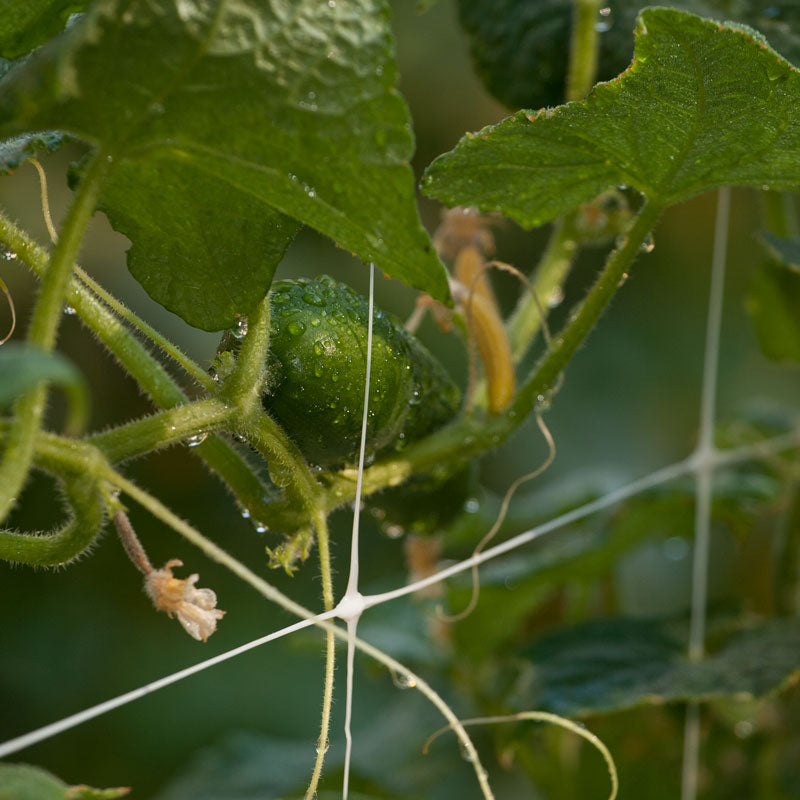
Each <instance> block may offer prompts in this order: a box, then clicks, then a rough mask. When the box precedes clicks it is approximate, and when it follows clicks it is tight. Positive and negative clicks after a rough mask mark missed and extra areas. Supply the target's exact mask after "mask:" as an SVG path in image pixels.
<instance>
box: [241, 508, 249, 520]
mask: <svg viewBox="0 0 800 800" xmlns="http://www.w3.org/2000/svg"><path fill="white" fill-rule="evenodd" d="M242 519H250V510H249V509H247V508H243V509H242Z"/></svg>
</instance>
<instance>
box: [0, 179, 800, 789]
mask: <svg viewBox="0 0 800 800" xmlns="http://www.w3.org/2000/svg"><path fill="white" fill-rule="evenodd" d="M729 204H730V190H728V189H723V190H720V192H719V199H718V208H717V221H716V228H715V237H714V242H715V244H714V253H713V257H712V281H711V292H710V302H709V312H708V318H707V330H706V341H705V358H704V370H703V387H702V397H701V408H700V426H699V435H698V443H697V447H696V448H695V450H694V452H693V453H692V454H690V455H689V456H688V457H687V458H685V459H683V460H681V461H678V462H676V463H673V464H670V465H668V466H666V467H663V468H661V469H659V470H656V471H654V472H652V473H650V474H648V475H646V476H644V477H642V478H640V479H638V480H636V481H633V482H632V483H629V484H627V485H624V486H621V487H619V488H618V489H615V490H614V491H611V492H609V493H607V494H605V495H604V496H602V497H600V498H598V499H597V500H594V501H592V502H590V503H587V504H585V505H583V506H581V507H579V508H576V509H574V510H572V511H570V512H569V513H567V514H563V515H561V516H559V517H557V518H555V519H552V520H551V521H549V522H547V523H545V524H542V525H539V526H537V527H535V528H533V529H531V530H528V531H526V532H524V533H522V534H519V535H517V536H514V537H512V538H510V539H508V540H506V541H504V542H502V543H501V544H498V545H496V546H494V547H492V548H489V549H487V550H485V551H484V552H482V553H480V554H479V555H476V556H474V557H473V558H469V559H465V560H463V561H460V562H459V563H457V564H454V565H452V566H450V567H448V568H446V569H443V570H441V571H439V572H438V573H437V574H435V575H432V576H430V577H427V578H425V579H423V580H420V581H416V582H413V583H409V584H407V585H404V586H401V587H398V588H397V589H395V590H392V591H387V592H383V593H380V594H373V595H366V596H363V595H361V593H360V592H359V585H358V574H359V561H358V531H359V511H358V510H359V502H358V497H360V491H359V493H358V494H357V499H356V503H355V515H354V522H353V539H352V545H351V561H350V577H349V581H348V585H347V591H346V593H345V596H344V597H343V598H342V599H341V601H340V603H339V605H338V606H337V608H336V609H334V610H333V611H330V612H326V613H323V614H318V615H312V614H311V612H306V610H305V609H302V608H300V607H298V606H295V607H294V610H295V611H296V613H298V614H300V615H305V614H308V618H304V619H301V620H299V621H298V622H296V623H294V624H292V625H289V626H287V627H285V628H282V629H280V630H277V631H275V632H273V633H271V634H268V635H266V636H262V637H259V638H258V639H256V640H253V641H251V642H248V643H246V644H244V645H242V646H240V647H237V648H234V649H232V650H229V651H227V652H225V653H222V654H220V655H218V656H215V657H213V658H210V659H207V660H204V661H202V662H199V663H197V664H195V665H193V666H191V667H189V668H186V669H183V670H180V671H177V672H174V673H172V674H170V675H167V676H165V677H164V678H161V679H160V680H157V681H153V682H151V683H147V684H145V685H143V686H141V687H139V688H137V689H135V690H133V691H130V692H126V693H124V694H121V695H119V696H117V697H114V698H111V699H109V700H107V701H105V702H103V703H99V704H97V705H94V706H92V707H90V708H86V709H84V710H82V711H80V712H78V713H76V714H73V715H70V716H68V717H66V718H64V719H61V720H59V721H56V722H53V723H51V724H49V725H46V726H44V727H41V728H38V729H36V730H33V731H31V732H29V733H26V734H24V735H21V736H18V737H16V738H13V739H10V740H8V741H6V742H4V743H2V744H0V758H4V757H6V756H8V755H11V754H13V753H16V752H19V751H21V750H23V749H25V748H27V747H29V746H31V745H33V744H35V743H37V742H41V741H43V740H45V739H48V738H51V737H53V736H56V735H58V734H59V733H61V732H63V731H66V730H68V729H70V728H73V727H75V726H76V725H79V724H81V723H83V722H85V721H87V720H90V719H93V718H95V717H98V716H100V715H102V714H105V713H107V712H109V711H111V710H113V709H115V708H119V707H121V706H123V705H126V704H128V703H131V702H133V701H134V700H136V699H138V698H140V697H144V696H146V695H148V694H151V693H153V692H155V691H157V690H159V689H161V688H164V687H166V686H169V685H171V684H174V683H177V682H178V681H181V680H183V679H184V678H186V677H189V676H190V675H194V674H196V673H198V672H201V671H203V670H206V669H209V668H210V667H213V666H215V665H217V664H220V663H222V662H224V661H226V660H229V659H232V658H235V657H237V656H238V655H241V654H243V653H245V652H247V651H249V650H252V649H253V648H256V647H259V646H260V645H262V644H266V643H267V642H271V641H275V640H277V639H279V638H282V637H285V636H288V635H289V634H292V633H294V632H296V631H299V630H302V629H304V628H309V627H310V626H313V625H317V624H320V623H326V621H329V620H332V619H334V618H337V617H338V618H341V619H344V620H345V621H346V622H347V629H348V630H347V634H344V632H343V631H341V629H339V634H340V635H342V636H346V637H347V638H348V657H347V675H346V681H345V685H346V688H347V694H346V720H345V725H346V747H347V752H346V757H345V772H344V776H345V777H344V786H343V797H345V798H346V797H347V794H348V778H349V762H350V753H351V747H352V740H351V736H350V731H349V725H350V711H351V707H352V705H351V700H352V691H353V688H354V687H353V653H354V637H355V634H356V626H357V622H358V620H359V618H360V616H361V614H362V613H364V612H368V610H369V609H370V608H372V607H374V606H377V605H380V604H383V603H386V602H389V601H391V600H394V599H397V598H400V597H402V596H404V595H408V594H411V593H413V592H416V591H418V590H419V589H422V588H424V587H426V586H430V585H432V584H434V583H438V582H441V581H443V580H446V579H447V578H449V577H451V576H453V575H456V574H459V573H461V572H464V571H467V570H470V569H471V568H472V567H473V566H475V565H478V564H482V563H484V562H486V561H489V560H492V559H494V558H496V557H498V556H500V555H502V554H504V553H508V552H510V551H512V550H515V549H517V548H520V547H522V546H524V545H526V544H528V543H530V542H532V541H534V540H535V539H538V538H539V537H541V536H543V535H545V534H547V533H550V532H552V531H555V530H558V529H559V528H561V527H564V526H566V525H568V524H569V523H572V522H575V521H576V520H579V519H582V518H585V517H587V516H589V515H591V514H593V513H595V512H597V511H599V510H601V509H603V508H607V507H609V506H612V505H614V504H616V503H619V502H621V501H623V500H626V499H628V498H630V497H633V496H635V495H637V494H639V493H641V492H643V491H645V490H648V489H651V488H653V487H655V486H659V485H662V484H664V483H667V482H669V481H671V480H674V479H676V478H679V477H682V476H686V475H694V476H695V478H696V486H697V492H696V495H697V497H696V514H695V529H696V537H695V557H694V569H693V591H692V615H691V630H690V641H689V656H690V658H692V659H695V660H696V659H700V658H702V656H703V649H704V639H705V603H706V575H707V571H708V543H709V533H710V524H709V523H710V514H711V495H712V489H713V486H712V483H713V475H714V471H715V470H716V469H718V468H719V467H721V466H724V465H730V464H735V463H739V462H742V461H746V460H749V459H754V458H759V457H762V456H764V455H765V454H768V453H773V452H778V451H781V450H784V449H788V448H792V447H798V446H800V431H797V430H794V431H790V432H788V433H786V434H784V435H782V436H779V437H775V438H773V439H770V440H766V441H762V442H759V443H756V444H751V445H746V446H743V447H739V448H736V449H731V450H725V451H719V450H717V449H715V447H714V442H713V432H714V425H715V400H716V386H717V364H718V358H719V337H720V324H721V316H722V295H723V291H722V290H723V283H724V267H725V258H726V250H725V248H726V239H727V227H728V217H729ZM373 286H374V279H373V270H372V269H371V270H370V337H369V341H370V347H371V318H372V313H371V312H372V297H373ZM368 357H369V356H368ZM368 382H369V369H368V371H367V385H366V386H365V397H367V396H368V392H369V383H368ZM366 414H367V408H365V409H364V422H363V424H364V427H365V425H366ZM362 470H363V442H362V451H361V457H360V466H359V485H360V476H361V471H362ZM135 492H136V489H135V487H133V486H132V485H131V487H130V493H131V496H134V499H136V497H135ZM181 524H182V525H183V526H184V527H185V528H186V529H188V531H191V528H189V526H187V525H186V524H185V523H181ZM187 535H188V532H187ZM192 535H193V534H192ZM200 546H201V547H204V549H206V551H207V552H209V553H210V554H211V555H212V556H213V557H218V558H219V560H222V561H223V562H226V563H229V565H231V566H233V565H234V564H235V563H236V562H234V560H233V559H231V558H230V557H229V556H227V555H226V554H225V557H222V556H220V553H219V552H216V551H215V552H211V550H213V546H209V545H208V544H207V543H200ZM220 552H221V551H220ZM239 568H241V571H240V570H239ZM236 569H237V571H240V574H241V575H242V576H243V577H245V578H246V579H247V580H248V581H249V582H251V583H253V585H256V583H257V582H258V581H259V580H260V579H258V578H257V576H253V575H252V573H249V570H247V569H246V568H244V567H242V566H241V565H238V567H236ZM245 573H248V575H245ZM250 576H252V578H253V579H255V582H256V583H254V581H253V580H252V579H251V577H250ZM261 583H263V581H262V582H261ZM264 585H265V586H266V584H264ZM263 593H264V594H266V595H268V596H269V594H270V593H269V592H268V591H264V592H263ZM328 624H329V623H328ZM362 649H364V648H362ZM367 652H370V653H371V654H373V655H375V656H378V657H379V658H380V660H382V661H383V662H384V663H385V664H389V663H391V665H392V667H393V668H394V669H397V670H399V671H400V672H401V674H403V675H405V676H406V680H407V683H408V684H409V685H411V686H416V687H417V688H420V689H422V690H424V691H427V684H425V683H424V681H422V679H421V678H420V677H419V676H416V675H413V674H412V673H410V672H409V671H408V670H405V668H404V667H403V666H402V665H400V664H398V663H397V662H396V661H394V659H390V658H387V657H385V656H383V657H382V656H380V654H379V653H377V652H376V651H375V650H374V648H367ZM449 721H450V722H452V721H453V719H452V718H451V719H449ZM462 742H464V740H463V739H462ZM356 746H357V743H356ZM465 746H467V747H471V743H469V740H466V743H465ZM698 754H699V716H698V711H697V706H696V705H690V706H689V710H688V713H687V721H686V733H685V740H684V768H683V782H682V800H693V798H694V797H695V796H696V791H697V774H698V763H699V755H698ZM473 760H474V765H475V767H476V771H477V773H478V778H479V781H480V782H481V785H482V790H483V793H484V796H485V797H491V796H492V795H491V793H490V792H491V790H490V789H489V787H488V782H487V781H486V775H485V773H482V770H481V768H480V765H479V762H478V760H477V756H476V757H475V758H474V759H473Z"/></svg>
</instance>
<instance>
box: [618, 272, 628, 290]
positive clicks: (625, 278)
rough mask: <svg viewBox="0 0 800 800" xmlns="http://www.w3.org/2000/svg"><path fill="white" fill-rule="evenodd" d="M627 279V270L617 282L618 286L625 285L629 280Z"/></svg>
mask: <svg viewBox="0 0 800 800" xmlns="http://www.w3.org/2000/svg"><path fill="white" fill-rule="evenodd" d="M627 280H628V273H627V272H623V273H622V277H621V278H620V279H619V283H618V284H617V288H619V287H620V286H623V285H624V284H625V281H627Z"/></svg>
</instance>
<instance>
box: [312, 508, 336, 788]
mask: <svg viewBox="0 0 800 800" xmlns="http://www.w3.org/2000/svg"><path fill="white" fill-rule="evenodd" d="M314 526H315V527H316V530H317V547H318V548H319V566H320V572H321V574H322V603H323V605H324V607H325V610H326V611H330V610H331V609H332V608H333V604H334V597H333V570H332V569H331V547H330V536H329V533H328V520H327V518H326V516H325V514H317V515H316V516H315V518H314ZM335 666H336V636H335V635H334V634H333V632H332V631H328V632H327V633H326V634H325V679H324V684H323V690H322V718H321V720H320V731H319V741H318V742H317V758H316V760H315V762H314V770H313V772H312V773H311V779H310V780H309V782H308V788H307V789H306V800H313V798H315V797H316V796H317V786H318V785H319V779H320V776H321V775H322V765H323V763H324V761H325V753H326V752H327V750H328V735H329V731H330V726H331V706H332V704H333V673H334V669H335Z"/></svg>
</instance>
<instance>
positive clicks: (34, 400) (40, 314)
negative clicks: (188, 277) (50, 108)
mask: <svg viewBox="0 0 800 800" xmlns="http://www.w3.org/2000/svg"><path fill="white" fill-rule="evenodd" d="M107 168H108V161H107V160H106V157H105V155H104V154H103V153H102V152H99V153H97V154H95V156H94V159H93V161H92V163H91V165H90V167H89V169H88V171H87V173H86V176H85V177H84V179H83V181H82V182H81V184H80V186H79V187H78V190H77V192H76V194H75V198H74V199H73V202H72V205H71V206H70V208H69V211H68V212H67V216H66V219H65V220H64V224H63V226H62V228H61V235H60V237H59V240H58V243H57V244H56V247H55V250H54V252H53V256H52V258H51V259H50V266H49V268H48V270H47V274H46V276H45V278H44V279H43V280H42V287H41V291H40V292H39V296H38V297H37V298H36V303H35V305H34V308H33V315H32V317H31V323H30V327H29V329H28V344H31V345H33V346H35V347H39V348H41V349H42V350H48V351H49V350H52V349H53V346H54V345H55V341H56V336H57V334H58V325H59V323H60V321H61V309H62V308H63V306H64V299H65V296H66V293H67V285H68V283H69V279H70V275H71V273H72V265H73V262H74V261H75V258H76V257H77V255H78V251H79V250H80V246H81V241H82V240H83V234H84V233H85V231H86V226H87V225H88V224H89V220H90V219H91V218H92V215H93V214H94V210H95V206H96V205H97V197H98V195H99V192H100V186H101V184H102V179H103V175H104V174H105V171H106V169H107ZM46 401H47V384H46V383H45V382H41V383H40V384H38V385H37V386H36V387H34V388H33V389H31V390H30V391H28V392H26V393H25V394H23V395H22V396H21V397H20V398H19V399H18V401H17V403H16V405H15V409H14V424H13V425H12V429H11V433H10V436H9V439H8V444H7V446H6V450H5V452H4V454H3V461H2V464H0V520H4V519H5V518H6V516H8V513H9V511H10V510H11V508H12V507H13V505H14V503H15V502H16V500H17V496H18V494H19V492H20V490H21V489H22V486H23V484H24V483H25V479H26V477H27V475H28V470H29V469H30V465H31V459H32V458H33V447H34V441H35V439H36V434H37V433H38V431H39V430H40V428H41V426H42V420H43V418H44V411H45V406H46Z"/></svg>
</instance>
